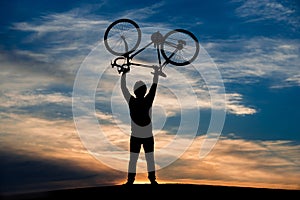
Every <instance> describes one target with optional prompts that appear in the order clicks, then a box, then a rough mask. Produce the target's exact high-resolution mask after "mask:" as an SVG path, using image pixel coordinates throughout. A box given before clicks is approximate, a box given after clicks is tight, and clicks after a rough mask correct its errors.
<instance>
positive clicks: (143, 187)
mask: <svg viewBox="0 0 300 200" xmlns="http://www.w3.org/2000/svg"><path fill="white" fill-rule="evenodd" d="M191 195H192V196H191ZM196 195H197V196H196ZM299 195H300V190H286V189H266V188H249V187H232V186H211V185H193V184H159V185H150V184H134V185H132V186H123V185H115V186H104V187H87V188H74V189H63V190H54V191H47V192H36V193H29V194H17V195H6V196H2V199H3V200H37V199H40V200H52V199H53V200H54V199H55V200H56V199H61V198H66V199H103V198H104V197H105V198H107V197H109V199H112V198H115V197H116V198H122V199H127V198H130V197H132V196H136V197H142V198H143V197H146V198H156V199H157V198H161V197H166V198H167V197H181V198H182V197H183V198H184V199H187V198H190V197H203V198H204V196H205V197H206V198H207V197H209V198H217V197H218V198H220V197H221V198H232V197H239V199H240V198H242V199H244V198H246V199H248V198H249V197H256V198H262V197H267V198H270V197H276V198H278V197H281V198H284V199H290V198H292V197H293V198H295V197H297V196H298V197H299Z"/></svg>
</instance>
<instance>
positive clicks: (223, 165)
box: [159, 137, 300, 189]
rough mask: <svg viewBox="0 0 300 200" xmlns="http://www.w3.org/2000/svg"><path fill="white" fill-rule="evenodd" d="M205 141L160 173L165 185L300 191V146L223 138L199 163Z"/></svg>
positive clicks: (192, 147) (191, 148)
mask: <svg viewBox="0 0 300 200" xmlns="http://www.w3.org/2000/svg"><path fill="white" fill-rule="evenodd" d="M202 141H203V140H202V138H201V137H199V138H197V139H196V140H195V141H194V142H193V145H192V146H191V147H190V148H189V149H188V150H187V151H186V152H185V153H184V155H182V156H181V157H180V159H178V160H177V161H176V162H174V164H172V165H170V166H169V167H166V168H165V169H162V170H161V171H160V172H159V177H160V178H161V179H163V180H165V181H166V182H168V180H170V181H171V180H172V181H175V182H180V181H182V182H192V183H198V184H199V183H200V184H203V183H208V184H221V185H240V186H251V187H266V188H287V189H299V187H300V185H299V177H300V174H299V166H300V163H299V159H298V158H297V154H299V149H300V148H299V145H297V144H293V143H292V142H290V141H246V140H243V139H229V138H226V137H221V138H219V141H218V143H217V144H216V145H215V146H214V149H213V150H212V151H211V152H210V153H209V154H208V155H207V156H206V157H205V158H203V159H201V160H200V159H198V158H197V157H196V156H195V155H199V150H200V146H201V143H202ZM178 172H180V173H178ZM169 177H172V178H169ZM286 177H290V178H288V179H287V178H286Z"/></svg>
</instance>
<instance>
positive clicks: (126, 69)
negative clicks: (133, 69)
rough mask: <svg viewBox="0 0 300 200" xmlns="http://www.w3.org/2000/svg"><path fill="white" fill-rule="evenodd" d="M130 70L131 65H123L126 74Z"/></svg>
mask: <svg viewBox="0 0 300 200" xmlns="http://www.w3.org/2000/svg"><path fill="white" fill-rule="evenodd" d="M129 71H130V67H128V66H126V67H123V74H126V73H128V72H129Z"/></svg>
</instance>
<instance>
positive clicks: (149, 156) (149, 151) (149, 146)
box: [143, 137, 157, 184]
mask: <svg viewBox="0 0 300 200" xmlns="http://www.w3.org/2000/svg"><path fill="white" fill-rule="evenodd" d="M143 147H144V151H145V157H146V161H147V170H148V179H149V180H150V182H151V184H157V182H156V175H155V162H154V138H153V137H150V138H146V139H145V142H144V144H143Z"/></svg>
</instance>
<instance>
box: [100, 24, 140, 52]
mask: <svg viewBox="0 0 300 200" xmlns="http://www.w3.org/2000/svg"><path fill="white" fill-rule="evenodd" d="M140 42H141V30H140V28H139V26H138V25H137V24H136V23H135V22H134V21H132V20H130V19H119V20H116V21H114V22H113V23H112V24H110V25H109V26H108V27H107V29H106V31H105V33H104V44H105V47H106V49H107V50H108V51H109V52H110V53H112V54H114V55H117V56H122V55H124V54H126V53H131V52H133V51H134V50H135V49H136V48H137V47H138V46H139V44H140Z"/></svg>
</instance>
